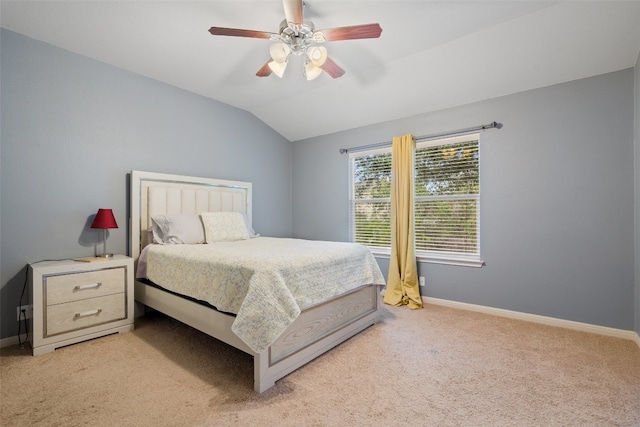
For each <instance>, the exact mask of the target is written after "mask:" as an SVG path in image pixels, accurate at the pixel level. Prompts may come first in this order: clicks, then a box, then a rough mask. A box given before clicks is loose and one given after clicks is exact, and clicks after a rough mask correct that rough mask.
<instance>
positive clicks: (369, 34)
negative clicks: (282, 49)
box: [313, 23, 382, 43]
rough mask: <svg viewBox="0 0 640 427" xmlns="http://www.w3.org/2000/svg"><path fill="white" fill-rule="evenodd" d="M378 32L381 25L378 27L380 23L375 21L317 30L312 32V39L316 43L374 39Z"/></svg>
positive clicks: (378, 35)
mask: <svg viewBox="0 0 640 427" xmlns="http://www.w3.org/2000/svg"><path fill="white" fill-rule="evenodd" d="M380 34H382V27H380V24H378V23H375V24H363V25H353V26H350V27H337V28H329V29H327V30H318V31H316V32H315V33H313V39H314V41H316V42H318V43H322V42H323V41H328V42H329V41H337V40H353V39H376V38H378V37H380Z"/></svg>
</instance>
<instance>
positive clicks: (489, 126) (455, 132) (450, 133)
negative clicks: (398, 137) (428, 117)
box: [340, 122, 502, 154]
mask: <svg viewBox="0 0 640 427" xmlns="http://www.w3.org/2000/svg"><path fill="white" fill-rule="evenodd" d="M501 127H502V125H501V124H500V123H498V122H491V123H487V124H486V125H479V126H473V127H470V128H464V129H457V130H450V131H446V132H439V133H432V134H430V135H423V136H416V137H415V138H416V140H417V141H423V140H426V139H435V138H442V137H444V136H453V135H459V134H463V133H471V132H475V131H478V130H483V129H492V128H497V129H500V128H501ZM391 144H393V141H385V142H378V143H376V144H369V145H361V146H359V147H351V148H341V149H340V154H345V153H350V152H353V151H364V150H369V149H371V148H381V147H388V146H389V145H391Z"/></svg>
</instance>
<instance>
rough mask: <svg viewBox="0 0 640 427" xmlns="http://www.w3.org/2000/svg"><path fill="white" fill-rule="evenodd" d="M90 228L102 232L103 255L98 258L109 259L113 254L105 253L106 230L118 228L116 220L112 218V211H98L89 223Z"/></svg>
mask: <svg viewBox="0 0 640 427" xmlns="http://www.w3.org/2000/svg"><path fill="white" fill-rule="evenodd" d="M91 228H101V229H102V230H103V232H104V253H103V254H102V255H99V256H100V257H103V258H111V257H112V256H113V254H109V253H107V229H109V228H118V223H116V219H115V217H114V216H113V211H112V210H111V209H98V213H97V214H96V217H95V218H94V219H93V222H92V223H91Z"/></svg>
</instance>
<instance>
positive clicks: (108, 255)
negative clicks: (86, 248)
mask: <svg viewBox="0 0 640 427" xmlns="http://www.w3.org/2000/svg"><path fill="white" fill-rule="evenodd" d="M112 257H113V254H101V255H98V258H112Z"/></svg>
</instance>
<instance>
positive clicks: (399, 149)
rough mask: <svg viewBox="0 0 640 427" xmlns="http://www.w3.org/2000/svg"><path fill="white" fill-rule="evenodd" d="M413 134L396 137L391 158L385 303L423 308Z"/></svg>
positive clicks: (414, 141)
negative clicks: (416, 238) (416, 234)
mask: <svg viewBox="0 0 640 427" xmlns="http://www.w3.org/2000/svg"><path fill="white" fill-rule="evenodd" d="M415 150H416V140H415V138H414V137H413V135H411V134H409V135H404V136H396V137H394V138H393V147H392V159H391V259H390V260H389V277H388V278H387V290H386V291H385V294H384V302H385V303H386V304H390V305H395V306H400V305H407V306H408V307H409V308H411V309H417V308H422V299H421V298H420V288H419V286H418V268H417V265H416V256H415V248H414V237H413V230H414V216H413V215H414V214H413V186H414V179H413V162H414V160H413V159H414V154H415Z"/></svg>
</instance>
